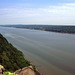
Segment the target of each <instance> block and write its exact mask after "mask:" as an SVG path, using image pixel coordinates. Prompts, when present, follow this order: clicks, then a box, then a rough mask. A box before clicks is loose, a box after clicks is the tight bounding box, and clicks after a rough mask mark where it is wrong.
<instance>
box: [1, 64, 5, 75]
mask: <svg viewBox="0 0 75 75" xmlns="http://www.w3.org/2000/svg"><path fill="white" fill-rule="evenodd" d="M4 71H5V69H4V67H3V66H2V65H0V75H2V74H3V72H4Z"/></svg>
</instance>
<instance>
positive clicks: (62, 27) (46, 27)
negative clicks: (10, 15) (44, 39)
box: [0, 25, 75, 34]
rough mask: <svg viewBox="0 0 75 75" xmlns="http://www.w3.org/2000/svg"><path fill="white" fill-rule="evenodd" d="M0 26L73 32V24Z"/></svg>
mask: <svg viewBox="0 0 75 75" xmlns="http://www.w3.org/2000/svg"><path fill="white" fill-rule="evenodd" d="M0 26H1V27H14V28H23V29H33V30H42V31H49V32H57V33H68V34H75V26H67V25H0Z"/></svg>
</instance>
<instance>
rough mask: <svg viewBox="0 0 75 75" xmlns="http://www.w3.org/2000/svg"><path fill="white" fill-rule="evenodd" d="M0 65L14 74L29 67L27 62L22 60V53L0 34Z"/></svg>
mask: <svg viewBox="0 0 75 75" xmlns="http://www.w3.org/2000/svg"><path fill="white" fill-rule="evenodd" d="M0 64H1V65H3V66H4V68H5V69H6V70H7V71H10V72H14V71H15V70H18V69H20V68H23V67H26V66H30V65H31V64H30V62H29V61H27V60H26V59H24V55H23V53H22V52H21V51H19V50H18V49H16V48H15V47H14V46H13V45H12V44H11V43H9V42H8V41H7V40H6V38H4V37H3V36H2V35H1V34H0Z"/></svg>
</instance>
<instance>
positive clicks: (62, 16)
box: [0, 0, 75, 25]
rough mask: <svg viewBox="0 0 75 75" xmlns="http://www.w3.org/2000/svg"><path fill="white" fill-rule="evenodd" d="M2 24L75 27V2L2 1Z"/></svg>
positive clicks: (43, 0) (0, 9) (65, 0)
mask: <svg viewBox="0 0 75 75" xmlns="http://www.w3.org/2000/svg"><path fill="white" fill-rule="evenodd" d="M0 24H50V25H75V0H0Z"/></svg>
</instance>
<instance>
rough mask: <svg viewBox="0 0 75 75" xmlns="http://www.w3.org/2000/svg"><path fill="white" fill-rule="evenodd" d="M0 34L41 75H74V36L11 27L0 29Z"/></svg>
mask: <svg viewBox="0 0 75 75" xmlns="http://www.w3.org/2000/svg"><path fill="white" fill-rule="evenodd" d="M0 33H2V34H3V35H4V37H6V38H7V40H8V41H9V42H10V43H12V44H13V45H14V46H15V47H16V48H18V49H19V50H21V51H22V52H23V54H24V55H25V58H26V59H28V60H29V61H30V62H31V63H32V64H34V65H36V66H37V68H38V70H39V71H40V72H41V73H42V74H43V75H75V35H74V34H64V33H55V32H46V31H40V30H29V29H19V28H11V27H10V28H9V27H0Z"/></svg>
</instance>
